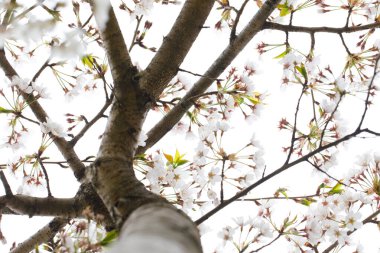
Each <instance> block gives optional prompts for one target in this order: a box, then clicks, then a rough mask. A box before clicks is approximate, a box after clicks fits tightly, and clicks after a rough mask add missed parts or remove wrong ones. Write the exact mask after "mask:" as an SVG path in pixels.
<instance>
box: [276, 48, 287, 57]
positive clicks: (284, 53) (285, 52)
mask: <svg viewBox="0 0 380 253" xmlns="http://www.w3.org/2000/svg"><path fill="white" fill-rule="evenodd" d="M289 52H290V48H286V49H285V51H284V52H282V53H281V54H279V55H277V56H276V57H274V59H281V58H284V57H285V55H287V54H288V53H289Z"/></svg>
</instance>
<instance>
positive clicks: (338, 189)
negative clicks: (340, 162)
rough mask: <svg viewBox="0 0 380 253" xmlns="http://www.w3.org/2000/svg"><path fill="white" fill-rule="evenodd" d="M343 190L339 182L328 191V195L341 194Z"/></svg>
mask: <svg viewBox="0 0 380 253" xmlns="http://www.w3.org/2000/svg"><path fill="white" fill-rule="evenodd" d="M343 191H344V189H343V185H342V184H341V183H337V184H336V185H335V186H334V187H333V188H332V189H331V190H330V191H329V192H328V194H329V195H334V194H341V193H342V192H343Z"/></svg>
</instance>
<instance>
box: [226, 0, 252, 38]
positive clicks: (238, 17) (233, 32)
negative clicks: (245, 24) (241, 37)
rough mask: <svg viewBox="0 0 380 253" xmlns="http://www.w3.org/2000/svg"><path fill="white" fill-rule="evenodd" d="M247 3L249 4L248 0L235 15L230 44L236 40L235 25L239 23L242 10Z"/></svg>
mask: <svg viewBox="0 0 380 253" xmlns="http://www.w3.org/2000/svg"><path fill="white" fill-rule="evenodd" d="M248 2H249V0H245V1H244V3H243V4H242V5H241V7H240V9H239V11H238V12H237V14H236V18H235V22H234V24H233V26H232V29H231V34H230V43H232V42H233V41H234V40H235V38H236V28H237V25H238V23H239V20H240V17H241V15H242V14H243V11H244V8H245V6H246V5H247V3H248Z"/></svg>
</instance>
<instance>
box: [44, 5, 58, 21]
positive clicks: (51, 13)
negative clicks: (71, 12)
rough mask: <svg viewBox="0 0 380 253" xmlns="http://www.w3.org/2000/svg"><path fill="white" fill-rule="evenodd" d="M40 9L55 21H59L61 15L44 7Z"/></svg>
mask: <svg viewBox="0 0 380 253" xmlns="http://www.w3.org/2000/svg"><path fill="white" fill-rule="evenodd" d="M42 8H44V10H45V11H47V12H48V13H49V14H50V15H51V16H52V17H53V19H54V20H55V21H61V14H60V12H59V11H57V10H52V9H49V8H48V7H46V6H45V5H42Z"/></svg>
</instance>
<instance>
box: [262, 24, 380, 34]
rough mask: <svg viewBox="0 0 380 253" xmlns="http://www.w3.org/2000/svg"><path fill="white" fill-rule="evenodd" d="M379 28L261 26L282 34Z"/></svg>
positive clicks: (347, 31) (350, 31) (342, 31)
mask: <svg viewBox="0 0 380 253" xmlns="http://www.w3.org/2000/svg"><path fill="white" fill-rule="evenodd" d="M378 27H380V23H379V22H376V23H371V24H367V25H361V26H349V27H326V26H320V27H306V26H294V25H291V26H289V25H282V24H277V23H273V22H265V24H264V26H263V30H265V29H272V30H279V31H283V32H286V31H288V32H301V33H337V34H339V33H353V32H359V31H363V30H369V29H372V28H378Z"/></svg>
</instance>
